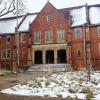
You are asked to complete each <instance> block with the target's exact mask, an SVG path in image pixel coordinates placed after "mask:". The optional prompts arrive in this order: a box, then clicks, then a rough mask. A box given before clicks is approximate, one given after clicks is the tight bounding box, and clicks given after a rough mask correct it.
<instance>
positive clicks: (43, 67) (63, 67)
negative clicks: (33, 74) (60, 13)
mask: <svg viewBox="0 0 100 100" xmlns="http://www.w3.org/2000/svg"><path fill="white" fill-rule="evenodd" d="M27 71H72V68H71V65H70V64H38V65H33V66H30V67H29V69H28V70H27Z"/></svg>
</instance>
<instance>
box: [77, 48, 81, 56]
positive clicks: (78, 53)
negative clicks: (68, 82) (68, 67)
mask: <svg viewBox="0 0 100 100" xmlns="http://www.w3.org/2000/svg"><path fill="white" fill-rule="evenodd" d="M80 55H81V50H80V49H77V56H78V57H80Z"/></svg>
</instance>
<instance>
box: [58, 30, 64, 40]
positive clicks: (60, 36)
mask: <svg viewBox="0 0 100 100" xmlns="http://www.w3.org/2000/svg"><path fill="white" fill-rule="evenodd" d="M57 34H58V40H59V41H63V40H64V34H65V33H64V30H57Z"/></svg>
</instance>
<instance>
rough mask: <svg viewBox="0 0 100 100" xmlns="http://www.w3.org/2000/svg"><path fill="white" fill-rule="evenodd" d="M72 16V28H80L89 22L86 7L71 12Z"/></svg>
mask: <svg viewBox="0 0 100 100" xmlns="http://www.w3.org/2000/svg"><path fill="white" fill-rule="evenodd" d="M70 16H71V17H72V27H74V26H80V25H83V24H85V23H86V22H87V20H86V8H85V7H81V8H78V9H73V10H71V11H70Z"/></svg>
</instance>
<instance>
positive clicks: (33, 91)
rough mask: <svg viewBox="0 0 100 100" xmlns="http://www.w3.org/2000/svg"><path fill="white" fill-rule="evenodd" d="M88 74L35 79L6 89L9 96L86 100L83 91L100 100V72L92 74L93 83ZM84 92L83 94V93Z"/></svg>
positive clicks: (58, 75)
mask: <svg viewBox="0 0 100 100" xmlns="http://www.w3.org/2000/svg"><path fill="white" fill-rule="evenodd" d="M86 77H87V73H86V72H83V71H78V72H66V73H63V72H61V73H59V74H53V75H51V76H48V77H38V78H33V79H32V80H30V81H29V82H27V83H24V84H22V85H21V84H19V85H16V86H14V87H11V88H8V89H4V90H2V91H1V92H3V93H7V94H17V95H27V96H43V97H44V96H48V97H59V96H61V97H62V98H67V97H72V98H79V99H83V100H84V99H86V95H87V93H86V92H84V91H83V89H90V91H92V92H93V97H94V98H93V100H100V71H98V72H91V82H87V81H86V80H87V79H86ZM82 91H83V92H82Z"/></svg>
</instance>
